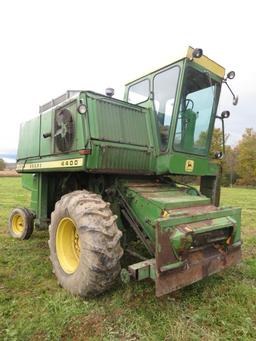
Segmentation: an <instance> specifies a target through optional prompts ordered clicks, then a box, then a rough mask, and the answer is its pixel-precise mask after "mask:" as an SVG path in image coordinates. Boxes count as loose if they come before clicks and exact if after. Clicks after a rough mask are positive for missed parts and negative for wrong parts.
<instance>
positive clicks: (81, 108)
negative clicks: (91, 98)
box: [77, 104, 86, 114]
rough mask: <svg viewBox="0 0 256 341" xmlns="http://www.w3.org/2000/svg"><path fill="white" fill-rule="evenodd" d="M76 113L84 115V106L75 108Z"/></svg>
mask: <svg viewBox="0 0 256 341" xmlns="http://www.w3.org/2000/svg"><path fill="white" fill-rule="evenodd" d="M77 111H78V112H79V114H85V113H86V105H85V104H80V105H79V107H78V108H77Z"/></svg>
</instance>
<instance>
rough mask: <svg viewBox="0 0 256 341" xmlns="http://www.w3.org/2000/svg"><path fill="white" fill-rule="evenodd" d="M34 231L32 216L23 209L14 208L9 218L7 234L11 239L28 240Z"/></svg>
mask: <svg viewBox="0 0 256 341" xmlns="http://www.w3.org/2000/svg"><path fill="white" fill-rule="evenodd" d="M33 229H34V216H33V214H32V213H31V212H30V211H29V210H28V209H27V208H23V207H17V208H14V209H13V210H12V211H11V213H10V216H9V222H8V232H9V234H10V235H11V236H12V237H13V238H17V239H21V240H24V239H29V238H30V236H31V234H32V233H33Z"/></svg>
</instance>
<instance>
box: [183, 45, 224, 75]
mask: <svg viewBox="0 0 256 341" xmlns="http://www.w3.org/2000/svg"><path fill="white" fill-rule="evenodd" d="M193 51H194V49H193V47H189V48H188V52H187V58H189V59H192V53H193ZM193 63H196V64H198V65H201V66H202V67H204V68H206V69H207V70H209V71H211V72H212V73H215V74H216V75H217V76H219V77H221V78H224V76H225V69H224V67H222V66H221V65H219V64H217V63H216V62H214V61H213V60H211V59H210V58H208V57H206V56H204V55H203V56H202V57H200V58H193Z"/></svg>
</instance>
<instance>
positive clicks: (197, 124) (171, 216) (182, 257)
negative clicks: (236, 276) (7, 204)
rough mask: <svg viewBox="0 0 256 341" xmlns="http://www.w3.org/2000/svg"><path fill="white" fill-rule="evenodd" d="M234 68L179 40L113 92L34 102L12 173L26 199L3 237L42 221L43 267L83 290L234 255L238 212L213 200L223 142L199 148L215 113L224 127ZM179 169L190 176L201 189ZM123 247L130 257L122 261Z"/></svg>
mask: <svg viewBox="0 0 256 341" xmlns="http://www.w3.org/2000/svg"><path fill="white" fill-rule="evenodd" d="M233 77H234V72H230V73H228V75H227V76H225V69H224V68H223V67H221V66H220V65H218V64H217V63H215V62H214V61H212V60H210V59H209V58H207V57H206V56H204V55H203V52H202V50H201V49H193V48H189V49H188V52H187V55H186V56H185V57H184V58H182V59H180V60H178V61H175V62H173V63H172V64H170V65H167V66H165V67H162V68H160V69H158V70H156V71H154V72H151V73H149V74H147V75H145V76H143V77H141V78H138V79H136V80H135V81H133V82H130V83H128V84H127V85H126V88H125V94H124V100H123V101H121V100H118V99H115V98H113V97H112V96H113V89H111V88H109V89H107V91H106V95H102V94H98V93H95V92H92V91H68V92H67V93H66V94H64V95H63V96H60V97H58V98H56V99H54V100H52V101H50V102H49V103H46V104H45V105H43V106H41V107H40V114H39V115H38V116H37V117H35V118H34V119H32V120H30V121H27V122H25V123H24V124H22V126H21V130H20V138H19V147H18V154H17V171H18V172H19V173H22V184H23V186H24V188H26V189H28V190H30V191H31V207H30V208H29V209H27V208H15V209H13V210H12V212H11V214H10V218H9V232H10V234H11V236H13V237H14V238H18V239H28V238H29V237H30V236H31V234H32V231H33V228H34V227H36V228H39V229H43V228H49V248H50V259H51V262H52V266H53V272H54V273H55V275H56V277H57V280H58V282H59V283H60V285H61V286H62V287H64V288H65V289H67V290H68V291H70V292H71V293H72V294H75V295H80V296H83V297H86V296H91V295H97V294H100V293H102V292H104V291H105V290H107V289H109V288H110V287H111V286H112V285H113V283H114V281H115V280H116V278H117V277H118V276H119V275H121V278H122V280H123V281H125V282H128V281H129V280H130V278H134V279H136V280H142V279H146V278H151V279H152V280H153V281H155V287H156V295H157V296H161V295H164V294H167V293H170V292H172V291H174V290H177V289H179V288H182V287H184V286H186V285H189V284H191V283H194V282H196V281H198V280H200V279H202V278H204V277H207V276H209V275H211V274H213V273H215V272H217V271H220V270H222V269H225V268H227V267H229V266H231V265H234V264H236V263H238V262H239V261H240V259H241V239H240V217H241V210H240V209H239V208H231V207H219V198H220V177H221V162H220V158H221V156H222V154H223V151H216V155H215V157H211V156H210V154H209V149H210V146H211V139H212V134H213V130H214V123H215V120H216V118H217V119H220V120H221V122H222V127H223V136H224V119H225V118H227V117H228V116H229V112H228V111H224V112H223V113H222V114H221V115H217V106H218V102H219V97H220V92H221V86H222V84H226V85H227V86H228V88H229V89H230V87H229V85H228V83H227V80H228V78H230V79H231V78H233ZM230 91H231V93H232V95H233V102H234V104H236V102H237V98H236V97H235V96H234V94H233V92H232V90H231V89H230ZM223 142H224V139H223ZM223 149H224V145H223ZM177 175H179V176H181V175H182V176H191V177H193V178H194V177H195V176H196V177H199V178H200V190H198V189H196V188H193V187H191V186H188V185H186V184H184V183H181V182H178V181H176V179H177ZM138 241H139V242H138ZM134 246H135V247H134ZM136 246H137V248H136ZM142 246H143V247H142ZM138 249H139V250H140V251H138ZM124 251H125V252H127V253H129V254H131V255H132V257H130V258H129V259H133V258H137V260H135V261H136V262H135V264H131V265H129V266H128V268H127V269H125V268H124V269H122V270H121V266H120V260H121V258H122V256H123V254H124Z"/></svg>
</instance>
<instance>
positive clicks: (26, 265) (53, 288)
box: [0, 178, 256, 341]
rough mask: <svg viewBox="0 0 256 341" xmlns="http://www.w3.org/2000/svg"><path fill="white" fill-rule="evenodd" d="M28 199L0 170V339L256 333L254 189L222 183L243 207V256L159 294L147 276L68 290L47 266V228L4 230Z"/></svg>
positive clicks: (230, 199)
mask: <svg viewBox="0 0 256 341" xmlns="http://www.w3.org/2000/svg"><path fill="white" fill-rule="evenodd" d="M28 205H29V193H28V192H26V191H25V190H23V189H22V188H21V184H20V178H0V340H21V341H26V340H50V341H52V340H125V341H126V340H130V341H132V340H133V341H135V340H157V341H161V340H170V341H173V340H174V341H176V340H187V341H190V340H205V341H211V340H212V341H213V340H214V341H216V340H225V341H226V340H232V341H233V340H243V341H244V340H256V190H254V189H242V188H234V189H223V190H222V205H225V206H229V205H233V206H240V207H242V209H243V219H242V229H243V241H244V244H243V261H242V263H240V264H239V265H237V266H235V267H233V268H231V269H228V270H226V271H224V272H222V273H219V274H216V275H214V276H211V277H209V278H206V279H204V280H203V281H201V282H198V283H196V284H194V285H191V286H189V287H187V288H184V289H182V290H179V291H178V292H175V293H174V294H170V295H167V296H164V297H162V298H160V299H157V298H155V296H154V285H153V282H151V281H145V282H139V283H136V282H131V283H130V285H129V286H125V285H123V284H122V283H121V282H120V281H119V282H117V284H116V286H115V287H114V288H113V290H111V291H109V292H107V293H106V294H104V295H102V296H100V297H97V298H95V299H89V300H82V299H79V298H76V297H72V296H71V295H70V294H69V293H67V292H66V291H64V290H63V289H61V288H60V287H59V286H58V285H57V282H56V280H55V277H54V275H53V274H52V271H51V264H50V260H49V258H48V256H49V251H48V244H47V240H48V236H47V234H48V233H47V231H43V232H40V231H36V232H34V234H33V235H32V237H31V239H30V240H28V241H17V240H14V239H11V238H10V237H9V236H8V235H7V220H8V214H9V211H10V210H11V208H13V207H16V206H28Z"/></svg>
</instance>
